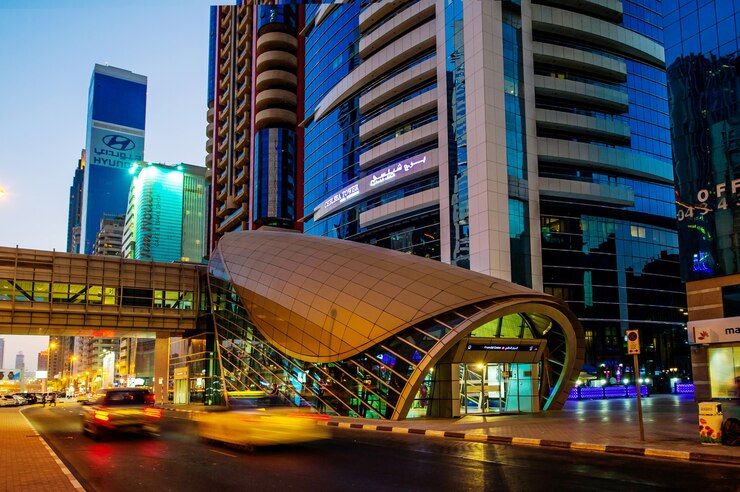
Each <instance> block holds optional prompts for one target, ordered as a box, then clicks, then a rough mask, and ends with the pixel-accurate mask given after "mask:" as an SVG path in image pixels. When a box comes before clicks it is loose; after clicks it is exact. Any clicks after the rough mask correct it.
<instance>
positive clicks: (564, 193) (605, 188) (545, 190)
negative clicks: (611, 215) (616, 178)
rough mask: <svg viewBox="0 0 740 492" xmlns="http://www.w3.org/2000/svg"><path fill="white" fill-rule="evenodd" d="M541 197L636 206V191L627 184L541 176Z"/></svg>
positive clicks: (618, 205)
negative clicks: (626, 185) (617, 184)
mask: <svg viewBox="0 0 740 492" xmlns="http://www.w3.org/2000/svg"><path fill="white" fill-rule="evenodd" d="M539 185H540V197H549V198H556V199H562V200H565V201H577V202H590V203H600V204H602V205H608V206H612V207H614V206H617V207H634V206H635V192H634V191H633V190H632V189H630V188H627V187H625V186H616V185H610V184H605V183H595V182H588V181H575V180H572V179H558V178H545V177H540V179H539Z"/></svg>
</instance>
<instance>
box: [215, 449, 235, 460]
mask: <svg viewBox="0 0 740 492" xmlns="http://www.w3.org/2000/svg"><path fill="white" fill-rule="evenodd" d="M209 451H213V452H214V453H218V454H222V455H224V456H228V457H229V458H236V457H237V456H236V455H235V454H230V453H224V452H223V451H219V450H218V449H209Z"/></svg>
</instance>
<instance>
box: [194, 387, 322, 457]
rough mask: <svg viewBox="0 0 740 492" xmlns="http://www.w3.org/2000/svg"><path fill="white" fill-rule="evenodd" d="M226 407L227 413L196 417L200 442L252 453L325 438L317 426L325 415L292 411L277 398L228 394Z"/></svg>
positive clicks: (298, 409) (250, 393)
mask: <svg viewBox="0 0 740 492" xmlns="http://www.w3.org/2000/svg"><path fill="white" fill-rule="evenodd" d="M229 405H230V407H231V408H230V410H226V411H217V412H209V413H204V414H199V415H197V417H196V418H195V420H196V421H197V425H198V434H199V436H200V437H201V438H203V439H209V440H213V441H219V442H224V443H228V444H235V445H237V446H244V447H246V448H248V449H253V448H254V447H257V446H270V445H276V444H294V443H301V442H309V441H316V440H319V439H325V438H327V437H329V432H328V429H327V427H326V426H321V425H319V422H321V421H325V420H328V419H329V417H328V416H327V415H321V414H319V413H316V412H315V411H312V410H313V409H307V408H306V407H295V406H293V405H292V404H291V403H290V402H289V401H288V400H286V399H285V398H284V397H283V396H282V395H279V394H276V395H266V394H265V393H264V392H263V391H244V392H231V393H229Z"/></svg>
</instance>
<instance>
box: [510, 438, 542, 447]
mask: <svg viewBox="0 0 740 492" xmlns="http://www.w3.org/2000/svg"><path fill="white" fill-rule="evenodd" d="M511 443H512V444H524V445H526V446H539V445H540V440H539V439H529V438H528V437H515V438H513V439H512V440H511Z"/></svg>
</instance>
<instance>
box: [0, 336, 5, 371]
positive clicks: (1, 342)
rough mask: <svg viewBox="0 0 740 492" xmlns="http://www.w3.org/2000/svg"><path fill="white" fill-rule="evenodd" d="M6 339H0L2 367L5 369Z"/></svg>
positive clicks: (0, 362) (0, 363)
mask: <svg viewBox="0 0 740 492" xmlns="http://www.w3.org/2000/svg"><path fill="white" fill-rule="evenodd" d="M4 363H5V339H4V338H0V367H5V366H4V365H3V364H4Z"/></svg>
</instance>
